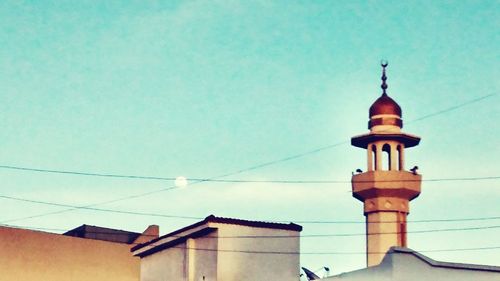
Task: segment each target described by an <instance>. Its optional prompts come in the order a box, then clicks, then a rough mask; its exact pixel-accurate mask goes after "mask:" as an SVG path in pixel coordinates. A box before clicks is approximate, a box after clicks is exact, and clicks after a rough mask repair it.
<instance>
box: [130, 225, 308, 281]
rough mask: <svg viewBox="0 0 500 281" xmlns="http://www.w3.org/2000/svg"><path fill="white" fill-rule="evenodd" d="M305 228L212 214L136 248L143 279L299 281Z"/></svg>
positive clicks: (147, 280)
mask: <svg viewBox="0 0 500 281" xmlns="http://www.w3.org/2000/svg"><path fill="white" fill-rule="evenodd" d="M301 230H302V227H301V226H299V225H296V224H293V223H290V224H282V223H268V222H256V221H247V220H239V219H230V218H220V217H215V216H208V217H207V218H205V219H204V220H203V221H201V222H198V223H195V224H193V225H190V226H187V227H185V228H183V229H180V230H177V231H174V232H172V233H169V234H167V235H163V236H161V237H159V238H157V239H154V240H151V241H150V242H147V243H144V244H142V245H138V246H135V247H134V248H132V251H133V254H134V256H137V257H140V258H141V281H164V280H185V281H216V280H219V281H265V280H280V281H298V280H299V266H300V260H299V252H300V242H299V241H300V231H301Z"/></svg>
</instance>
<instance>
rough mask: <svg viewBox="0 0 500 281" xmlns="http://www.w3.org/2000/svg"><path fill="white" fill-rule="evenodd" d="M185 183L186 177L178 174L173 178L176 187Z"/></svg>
mask: <svg viewBox="0 0 500 281" xmlns="http://www.w3.org/2000/svg"><path fill="white" fill-rule="evenodd" d="M186 185H188V181H187V179H186V177H183V176H179V177H177V178H175V186H176V187H185V186H186Z"/></svg>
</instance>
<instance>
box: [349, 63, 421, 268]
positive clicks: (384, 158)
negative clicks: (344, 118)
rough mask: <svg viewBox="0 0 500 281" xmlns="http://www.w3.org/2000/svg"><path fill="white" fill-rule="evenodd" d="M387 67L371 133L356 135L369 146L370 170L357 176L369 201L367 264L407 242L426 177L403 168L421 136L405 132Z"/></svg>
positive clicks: (357, 193)
mask: <svg viewBox="0 0 500 281" xmlns="http://www.w3.org/2000/svg"><path fill="white" fill-rule="evenodd" d="M382 67H383V72H382V86H381V88H382V90H383V93H382V95H381V96H380V97H379V98H378V99H377V100H376V101H375V102H374V103H373V105H372V106H371V107H370V121H369V123H368V128H369V129H370V132H369V133H367V134H364V135H360V136H356V137H353V138H352V139H351V144H352V145H354V146H356V147H360V148H364V149H366V150H367V154H366V155H367V172H364V173H359V174H356V175H353V177H352V191H353V196H354V197H355V198H357V199H358V200H360V201H362V202H363V203H364V215H365V217H366V251H367V264H368V266H373V265H377V264H379V263H380V261H381V260H382V258H383V257H384V255H385V253H386V252H387V251H388V250H389V248H390V247H392V246H401V247H405V246H406V244H407V238H406V216H407V215H408V213H409V201H411V200H412V199H414V198H416V197H417V196H418V195H419V194H420V182H421V175H418V174H416V173H412V172H408V171H405V170H404V162H405V159H404V158H405V155H404V150H405V149H406V148H410V147H413V146H416V145H418V143H419V142H420V138H419V137H417V136H414V135H410V134H406V133H403V132H402V131H401V128H402V126H403V121H402V119H401V116H402V112H401V108H400V107H399V105H398V104H397V103H396V102H395V101H394V100H393V99H392V98H390V97H389V96H388V95H387V92H386V90H387V88H388V86H387V83H386V80H387V76H386V73H385V68H386V67H387V64H383V65H382ZM385 154H387V155H385ZM383 164H387V165H383Z"/></svg>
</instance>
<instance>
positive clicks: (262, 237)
mask: <svg viewBox="0 0 500 281" xmlns="http://www.w3.org/2000/svg"><path fill="white" fill-rule="evenodd" d="M1 226H6V227H14V228H21V229H30V230H50V231H64V232H67V231H68V230H65V229H57V228H41V227H21V226H16V225H9V224H1ZM498 228H500V225H490V226H476V227H460V228H438V229H424V230H416V231H407V232H404V233H412V234H420V233H437V232H462V231H473V230H488V229H498ZM85 233H89V234H111V235H113V236H117V235H118V236H119V235H126V236H128V235H130V233H121V232H115V231H105V230H101V231H95V230H94V231H86V232H85ZM401 233H402V232H399V231H396V232H376V233H327V234H305V235H224V236H218V235H216V236H207V237H206V238H208V239H254V238H261V239H287V238H325V237H326V238H330V237H355V236H372V235H393V234H401ZM140 236H145V237H155V238H156V237H157V236H156V235H148V234H140ZM182 237H184V236H179V235H172V236H168V237H165V238H182Z"/></svg>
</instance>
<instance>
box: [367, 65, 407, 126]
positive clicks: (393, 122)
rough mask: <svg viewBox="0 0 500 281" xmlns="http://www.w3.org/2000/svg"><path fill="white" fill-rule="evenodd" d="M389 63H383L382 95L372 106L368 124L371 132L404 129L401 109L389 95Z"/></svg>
mask: <svg viewBox="0 0 500 281" xmlns="http://www.w3.org/2000/svg"><path fill="white" fill-rule="evenodd" d="M387 65H388V64H387V62H382V85H381V86H380V87H381V88H382V95H381V96H380V97H379V98H378V99H377V100H376V101H375V102H374V103H373V104H372V106H370V121H369V122H368V129H370V130H383V131H387V130H391V129H389V128H388V127H387V126H390V127H391V128H392V129H395V130H399V129H400V128H402V127H403V120H402V119H401V116H402V112H401V107H400V106H399V104H398V103H397V102H395V101H394V100H393V99H392V98H391V97H389V96H388V95H387V88H388V86H387V83H386V80H387V76H386V75H385V68H386V67H387Z"/></svg>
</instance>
